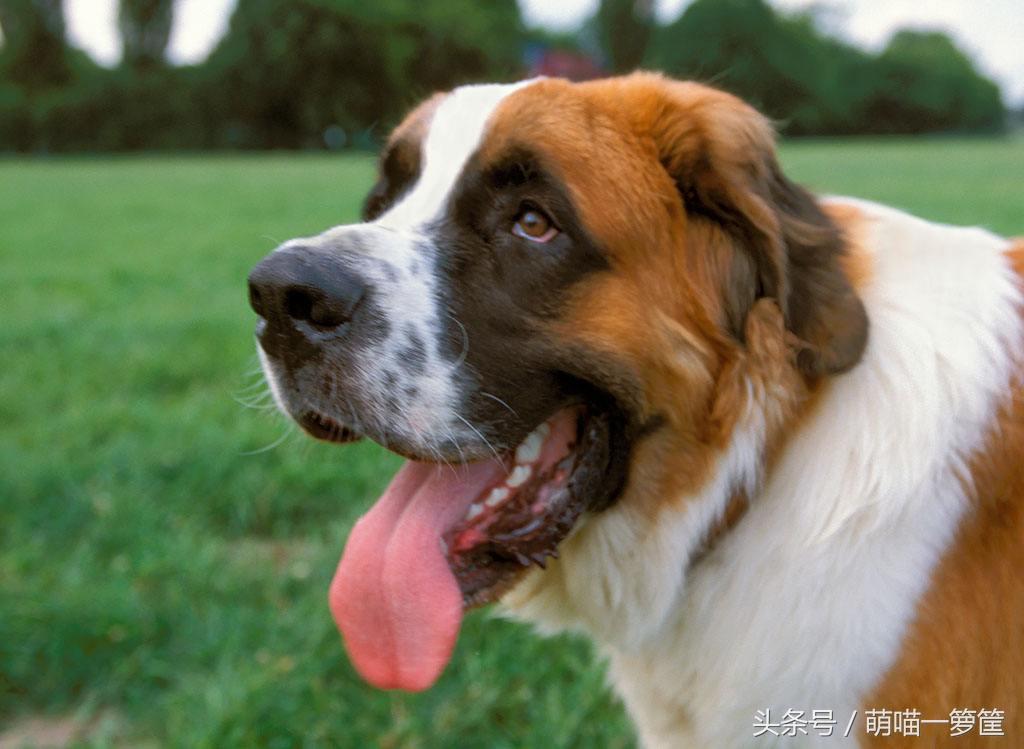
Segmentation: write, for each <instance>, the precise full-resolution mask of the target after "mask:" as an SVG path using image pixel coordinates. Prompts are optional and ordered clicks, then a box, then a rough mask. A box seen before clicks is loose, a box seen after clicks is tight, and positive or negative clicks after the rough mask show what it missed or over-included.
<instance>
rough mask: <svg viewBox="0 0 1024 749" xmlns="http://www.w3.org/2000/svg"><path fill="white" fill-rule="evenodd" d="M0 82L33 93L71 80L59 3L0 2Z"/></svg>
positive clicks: (47, 0)
mask: <svg viewBox="0 0 1024 749" xmlns="http://www.w3.org/2000/svg"><path fill="white" fill-rule="evenodd" d="M0 26H2V27H3V31H4V46H3V47H0V81H7V82H9V83H12V84H14V85H15V86H17V87H19V88H20V89H22V90H24V91H26V92H28V93H34V92H36V91H40V90H44V89H47V88H54V87H57V86H66V85H67V84H69V83H70V82H71V81H72V79H73V77H74V76H73V71H72V65H71V61H70V60H69V59H68V58H69V52H68V47H67V43H66V41H65V37H64V13H63V9H62V4H61V0H0Z"/></svg>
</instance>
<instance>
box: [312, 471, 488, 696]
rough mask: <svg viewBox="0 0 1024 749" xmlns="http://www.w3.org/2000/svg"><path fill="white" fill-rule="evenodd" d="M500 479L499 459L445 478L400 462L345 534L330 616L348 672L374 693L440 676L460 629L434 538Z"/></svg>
mask: <svg viewBox="0 0 1024 749" xmlns="http://www.w3.org/2000/svg"><path fill="white" fill-rule="evenodd" d="M505 470H506V469H505V466H504V465H503V464H502V463H501V462H500V461H498V460H490V461H484V462H480V463H471V464H467V465H462V466H457V467H456V468H454V469H453V468H450V467H449V466H438V465H433V464H429V463H415V462H412V461H410V462H407V463H406V464H405V465H404V466H403V467H402V469H401V470H400V471H399V472H398V473H397V475H396V476H395V478H394V479H392V481H391V484H390V485H389V486H388V488H387V489H386V490H385V491H384V494H383V496H382V497H381V498H380V499H379V500H377V503H376V504H375V505H374V506H373V507H372V508H371V509H370V511H369V512H368V513H366V514H365V515H364V516H363V517H362V518H360V519H359V521H358V522H357V523H356V525H355V527H354V528H353V529H352V533H351V535H350V536H349V539H348V543H347V544H346V545H345V552H344V554H342V556H341V562H340V563H339V564H338V570H337V572H336V573H335V575H334V581H333V582H332V583H331V591H330V605H331V613H332V614H333V615H334V620H335V622H337V624H338V628H339V629H340V630H341V633H342V636H343V637H344V638H345V645H346V647H347V648H348V652H349V655H350V657H351V658H352V662H353V664H354V665H355V667H356V670H358V671H359V673H360V674H361V675H362V676H363V678H364V679H366V680H367V681H368V682H370V683H371V684H373V685H374V686H376V687H379V688H381V689H407V690H410V691H420V690H423V689H426V688H428V687H429V686H431V685H432V684H433V683H434V682H435V681H436V680H437V678H438V677H439V676H440V675H441V672H442V671H443V670H444V667H445V665H447V663H448V660H449V658H450V657H451V653H452V649H453V648H454V647H455V639H456V637H457V635H458V633H459V626H460V624H461V623H462V594H461V593H460V592H459V585H458V583H457V582H456V580H455V577H454V576H453V575H452V573H451V571H450V569H449V568H448V562H447V561H446V559H445V556H444V552H443V550H442V548H441V535H442V534H443V533H444V532H445V531H446V530H448V529H449V528H450V527H451V526H453V525H454V524H455V523H456V522H458V521H459V520H460V519H461V518H462V517H463V516H464V515H465V514H466V511H467V510H468V509H469V506H470V504H471V503H472V502H473V500H474V499H476V498H477V497H478V496H479V495H480V493H481V492H482V491H483V489H484V488H485V487H487V486H490V485H491V484H495V483H497V482H498V481H500V480H501V479H502V478H503V477H504V472H505Z"/></svg>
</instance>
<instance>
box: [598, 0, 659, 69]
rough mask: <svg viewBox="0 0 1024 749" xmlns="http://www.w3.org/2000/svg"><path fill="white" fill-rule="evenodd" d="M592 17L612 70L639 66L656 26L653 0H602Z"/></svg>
mask: <svg viewBox="0 0 1024 749" xmlns="http://www.w3.org/2000/svg"><path fill="white" fill-rule="evenodd" d="M594 20H595V21H596V24H597V31H598V38H599V39H600V42H601V47H602V49H603V50H604V51H605V53H606V54H607V55H608V62H609V64H610V65H611V68H612V70H614V71H615V72H617V73H625V72H629V71H632V70H635V69H636V68H638V67H639V66H640V63H641V62H642V61H643V59H644V52H646V50H647V44H648V42H649V41H650V39H651V35H652V33H653V32H654V28H655V18H654V0H601V4H600V5H599V6H598V8H597V15H596V16H595V19H594Z"/></svg>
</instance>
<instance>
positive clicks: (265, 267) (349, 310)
mask: <svg viewBox="0 0 1024 749" xmlns="http://www.w3.org/2000/svg"><path fill="white" fill-rule="evenodd" d="M365 293H366V286H365V285H364V284H363V282H362V281H361V280H360V279H359V277H358V276H357V275H356V274H355V273H353V272H352V270H351V269H349V268H348V267H346V264H345V261H344V260H343V259H342V258H340V257H338V256H337V254H332V253H329V252H323V251H320V250H312V249H309V248H303V247H296V248H288V249H286V250H278V251H277V252H272V253H271V254H270V255H268V256H267V257H265V258H264V259H263V260H262V261H260V263H259V264H258V265H257V266H256V267H255V268H253V269H252V272H251V273H250V274H249V303H250V304H251V305H252V308H253V309H254V310H255V311H256V314H258V315H259V316H260V317H262V318H264V319H265V320H266V321H267V324H268V325H269V326H282V325H284V326H287V327H289V328H291V327H293V323H294V322H296V321H301V322H307V323H310V324H311V325H314V326H316V327H317V328H321V329H325V330H326V329H331V328H337V327H339V326H341V325H343V324H345V323H347V322H349V321H350V320H351V319H352V316H353V315H354V314H355V312H356V309H357V308H358V307H359V302H360V301H362V299H363V296H364V295H365Z"/></svg>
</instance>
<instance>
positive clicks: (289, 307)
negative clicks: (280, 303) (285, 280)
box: [284, 286, 313, 322]
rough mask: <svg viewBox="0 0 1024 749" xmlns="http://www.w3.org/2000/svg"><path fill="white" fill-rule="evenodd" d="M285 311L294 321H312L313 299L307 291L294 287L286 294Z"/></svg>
mask: <svg viewBox="0 0 1024 749" xmlns="http://www.w3.org/2000/svg"><path fill="white" fill-rule="evenodd" d="M284 310H285V312H287V313H288V317H290V318H292V319H293V320H306V321H310V322H311V321H312V314H311V313H312V310H313V297H312V296H311V295H310V293H309V292H308V291H307V290H306V289H302V288H296V287H294V286H293V287H292V288H290V289H288V291H286V292H285V294H284Z"/></svg>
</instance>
